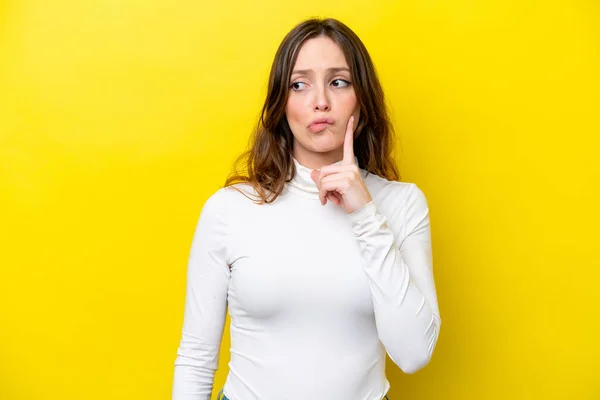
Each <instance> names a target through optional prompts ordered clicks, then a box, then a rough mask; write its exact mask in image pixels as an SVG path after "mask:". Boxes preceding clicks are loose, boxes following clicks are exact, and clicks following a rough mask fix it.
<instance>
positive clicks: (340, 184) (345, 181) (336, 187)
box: [319, 176, 352, 203]
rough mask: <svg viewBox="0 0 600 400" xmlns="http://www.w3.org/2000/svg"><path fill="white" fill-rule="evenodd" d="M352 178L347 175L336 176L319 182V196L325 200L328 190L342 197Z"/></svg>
mask: <svg viewBox="0 0 600 400" xmlns="http://www.w3.org/2000/svg"><path fill="white" fill-rule="evenodd" d="M351 182H352V179H351V178H350V177H348V176H341V177H336V178H335V179H331V180H329V181H326V182H321V186H320V187H319V198H321V199H323V200H322V201H321V203H323V201H326V198H327V193H328V192H336V193H337V194H338V195H339V196H340V198H343V196H344V193H346V192H347V190H348V188H349V187H350V185H351Z"/></svg>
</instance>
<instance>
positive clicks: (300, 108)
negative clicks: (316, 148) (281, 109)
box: [285, 96, 306, 124]
mask: <svg viewBox="0 0 600 400" xmlns="http://www.w3.org/2000/svg"><path fill="white" fill-rule="evenodd" d="M305 113H306V106H305V105H304V104H303V103H302V101H301V99H300V98H298V97H297V96H290V97H289V98H288V101H287V104H286V105H285V115H286V117H287V119H288V122H289V123H290V124H297V123H300V122H301V121H302V120H303V119H304V114H305Z"/></svg>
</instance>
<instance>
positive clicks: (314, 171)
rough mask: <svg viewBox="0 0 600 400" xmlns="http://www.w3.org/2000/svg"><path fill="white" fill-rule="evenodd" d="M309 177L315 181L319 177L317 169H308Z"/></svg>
mask: <svg viewBox="0 0 600 400" xmlns="http://www.w3.org/2000/svg"><path fill="white" fill-rule="evenodd" d="M310 178H311V179H312V180H313V181H315V183H316V182H317V179H318V178H319V171H317V170H316V169H313V170H312V171H310Z"/></svg>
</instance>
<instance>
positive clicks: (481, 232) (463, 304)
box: [0, 0, 600, 400]
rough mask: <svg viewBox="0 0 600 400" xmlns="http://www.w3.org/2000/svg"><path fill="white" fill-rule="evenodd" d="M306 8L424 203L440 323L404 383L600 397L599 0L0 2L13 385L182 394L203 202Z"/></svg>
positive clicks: (481, 393) (397, 387)
mask: <svg viewBox="0 0 600 400" xmlns="http://www.w3.org/2000/svg"><path fill="white" fill-rule="evenodd" d="M326 3H328V4H326ZM309 16H332V17H336V18H339V19H340V20H342V21H343V22H345V23H347V24H348V25H349V26H350V27H351V28H352V29H354V30H355V32H356V33H357V34H358V35H359V36H360V37H361V38H362V40H363V41H364V43H365V44H366V46H367V48H368V49H369V51H370V53H371V55H372V57H373V59H374V62H375V64H376V67H377V69H378V72H379V74H380V77H381V80H382V83H383V86H384V89H385V90H386V94H387V98H388V101H389V104H390V107H391V111H392V116H393V119H394V123H395V126H396V128H397V130H398V132H399V135H400V138H401V141H400V142H399V143H398V155H399V156H400V157H399V159H398V164H399V166H400V167H401V173H402V178H403V180H404V181H410V182H416V183H417V184H419V185H420V187H421V188H422V189H423V191H424V192H425V193H426V195H427V197H428V200H429V204H430V212H431V221H432V235H433V242H434V264H435V277H436V283H437V287H438V297H439V303H440V310H441V314H442V319H443V325H442V330H441V335H440V339H439V342H438V347H437V349H436V352H435V353H434V356H433V359H432V361H431V363H430V364H429V365H428V366H427V367H426V368H425V369H423V370H421V371H419V372H418V373H416V374H414V375H405V374H403V373H402V372H401V371H400V370H399V369H398V368H397V367H396V366H395V365H393V364H392V363H391V361H390V360H389V359H388V368H387V371H388V378H389V379H390V382H391V384H392V389H391V391H390V397H391V399H392V400H400V399H411V400H416V399H600V369H599V367H598V360H599V359H600V346H599V345H598V337H599V334H598V328H597V325H595V324H596V323H597V319H598V316H599V314H600V312H599V311H598V306H599V305H600V295H599V292H600V289H599V281H598V278H599V277H600V272H599V267H600V265H599V264H600V263H599V255H598V250H599V248H600V245H599V237H600V235H599V226H600V218H599V212H598V207H599V205H600V199H599V196H598V189H597V186H598V184H599V182H600V179H599V172H600V167H599V161H598V159H599V158H600V155H599V154H598V153H599V150H600V143H599V139H598V135H599V134H600V122H599V117H598V114H599V113H600V78H599V77H600V55H599V54H600V11H599V4H598V2H596V1H593V0H588V1H568V0H562V1H533V0H527V1H517V0H512V1H506V0H495V1H477V2H476V1H467V0H455V1H451V0H446V1H444V0H440V1H433V0H407V1H402V2H398V1H364V0H352V1H348V0H345V1H343V2H342V1H339V2H322V1H302V2H300V1H298V2H290V3H286V2H281V1H280V0H271V1H261V2H239V3H235V2H217V1H213V2H207V1H180V2H172V1H166V0H162V1H141V0H137V1H133V0H129V1H125V0H112V1H108V0H105V1H83V2H82V1H74V0H70V1H66V0H62V1H58V0H57V1H52V2H47V1H39V0H38V1H34V0H30V1H27V0H20V1H14V0H5V1H3V2H0V227H1V230H0V234H1V237H0V239H1V243H2V249H1V251H0V267H1V271H0V273H1V275H0V307H1V310H0V399H10V400H13V399H14V400H21V399H167V398H170V392H171V383H172V374H173V362H174V360H175V356H176V350H177V346H178V342H179V338H180V334H181V324H182V318H183V301H184V295H185V293H184V285H185V271H186V262H187V257H188V251H189V246H190V244H191V239H192V234H193V230H194V227H195V224H196V222H197V218H198V216H199V213H200V210H201V208H202V205H203V203H204V201H205V200H206V199H207V198H208V196H209V195H210V194H212V193H213V192H214V191H216V190H217V189H218V188H219V186H220V185H221V184H222V183H223V181H224V179H225V177H226V175H227V173H228V172H229V170H230V167H231V163H232V162H233V160H234V158H235V156H237V155H238V154H239V153H240V152H241V151H242V150H243V149H244V147H245V145H246V142H247V138H248V136H249V134H250V131H251V129H252V127H253V126H254V123H255V121H256V118H257V117H258V113H259V111H260V106H261V105H262V101H263V98H264V95H265V89H266V82H267V75H268V71H269V68H270V65H271V61H272V59H273V55H274V53H275V50H276V48H277V46H278V45H279V43H280V41H281V39H282V38H283V36H284V35H285V34H286V33H287V32H288V31H289V30H290V29H291V28H292V27H293V26H294V25H295V24H296V23H298V22H300V21H301V20H302V19H304V18H305V17H309ZM227 323H229V318H228V320H227ZM228 360H229V330H228V329H226V331H225V333H224V342H223V346H222V355H221V369H220V370H219V371H218V372H217V375H216V380H215V391H214V395H213V398H214V397H216V392H217V391H218V390H219V389H220V388H221V387H222V385H223V383H224V381H225V377H226V374H227V362H228ZM283 398H285V395H284V396H283ZM239 400H243V399H239ZM307 400H308V399H307Z"/></svg>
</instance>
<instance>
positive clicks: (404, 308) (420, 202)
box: [349, 184, 441, 374]
mask: <svg viewBox="0 0 600 400" xmlns="http://www.w3.org/2000/svg"><path fill="white" fill-rule="evenodd" d="M396 216H397V217H396ZM349 218H350V219H351V222H352V226H353V230H354V232H355V235H356V236H357V239H358V241H359V245H360V249H361V254H362V258H363V261H364V267H365V271H366V272H367V275H368V277H369V285H370V288H371V294H372V297H373V306H374V312H375V321H376V325H377V331H378V335H379V338H380V340H381V342H382V343H383V345H384V347H385V348H386V350H387V353H388V354H389V356H390V358H391V359H392V361H393V362H394V363H395V364H396V365H398V366H399V367H400V368H401V369H402V370H403V371H404V372H405V373H409V374H410V373H414V372H416V371H418V370H420V369H421V368H423V367H424V366H425V365H427V364H428V363H429V361H430V359H431V356H432V354H433V350H434V349H435V346H436V343H437V339H438V335H439V331H440V325H441V318H440V312H439V308H438V303H437V296H436V290H435V283H434V279H433V265H432V253H431V233H430V226H429V208H428V204H427V200H426V198H425V195H424V194H423V192H422V191H421V190H420V189H419V188H418V187H417V185H415V184H413V185H412V187H411V188H410V193H409V195H408V199H407V203H406V211H405V212H398V213H394V218H393V220H392V219H391V220H388V219H387V218H386V217H385V216H383V215H382V214H380V213H379V210H378V208H377V205H376V204H375V203H374V202H373V201H372V202H370V203H368V204H366V205H365V206H363V207H362V208H360V209H359V210H357V211H355V212H353V213H352V214H349ZM403 232H404V233H403ZM395 236H397V238H395Z"/></svg>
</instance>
